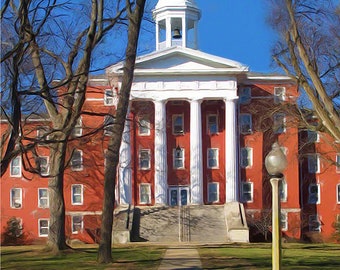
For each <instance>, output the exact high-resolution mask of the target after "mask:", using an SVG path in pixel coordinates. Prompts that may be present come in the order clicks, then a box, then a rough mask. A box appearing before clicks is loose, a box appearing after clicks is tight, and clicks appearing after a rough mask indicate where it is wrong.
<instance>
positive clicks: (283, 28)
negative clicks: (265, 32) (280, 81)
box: [269, 0, 340, 141]
mask: <svg viewBox="0 0 340 270" xmlns="http://www.w3.org/2000/svg"><path fill="white" fill-rule="evenodd" d="M271 2H272V11H273V12H272V13H271V16H270V18H269V19H270V23H271V25H272V26H273V27H274V29H275V30H276V31H277V32H278V34H279V39H280V40H279V42H278V43H277V45H276V47H275V49H274V52H273V58H274V60H275V61H276V63H277V64H278V65H279V66H280V67H281V68H283V69H284V71H285V72H286V73H287V74H288V75H290V76H293V77H295V78H296V79H297V81H298V84H299V86H300V88H301V90H302V89H303V90H304V91H305V93H306V95H307V97H308V99H309V101H310V103H311V105H312V107H313V110H314V111H315V114H316V116H317V117H318V119H319V125H318V126H316V127H315V126H313V125H310V126H308V121H305V123H306V124H307V127H308V128H311V129H314V130H320V131H326V132H327V133H329V134H330V135H331V136H332V137H333V138H334V139H335V140H338V141H339V140H340V116H339V115H340V114H339V111H340V90H339V89H340V34H339V33H340V14H339V7H337V8H336V7H335V6H334V5H335V3H334V1H328V0H327V1H312V0H280V1H271ZM302 116H303V114H302Z"/></svg>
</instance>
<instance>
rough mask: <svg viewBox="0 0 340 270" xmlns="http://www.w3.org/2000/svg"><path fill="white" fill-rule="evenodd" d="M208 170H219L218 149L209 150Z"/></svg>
mask: <svg viewBox="0 0 340 270" xmlns="http://www.w3.org/2000/svg"><path fill="white" fill-rule="evenodd" d="M208 168H210V169H216V168H218V149H217V148H208Z"/></svg>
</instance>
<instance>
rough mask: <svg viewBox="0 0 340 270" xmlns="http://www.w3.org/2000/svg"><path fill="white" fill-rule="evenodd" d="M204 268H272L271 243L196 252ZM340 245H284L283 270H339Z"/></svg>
mask: <svg viewBox="0 0 340 270" xmlns="http://www.w3.org/2000/svg"><path fill="white" fill-rule="evenodd" d="M199 253H200V256H201V261H202V266H203V268H204V269H244V270H245V269H247V270H251V269H271V244H243V245H236V244H231V245H224V246H219V247H213V246H210V247H202V248H200V249H199ZM339 255H340V245H335V244H333V245H332V244H330V245H323V244H322V245H321V244H310V245H306V244H284V245H283V247H282V268H283V269H294V270H295V269H340V256H339Z"/></svg>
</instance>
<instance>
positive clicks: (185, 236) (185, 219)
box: [178, 206, 191, 242]
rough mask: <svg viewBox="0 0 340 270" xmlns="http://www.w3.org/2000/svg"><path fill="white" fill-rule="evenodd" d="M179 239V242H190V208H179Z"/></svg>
mask: <svg viewBox="0 0 340 270" xmlns="http://www.w3.org/2000/svg"><path fill="white" fill-rule="evenodd" d="M178 210H179V220H178V239H179V242H190V241H191V237H190V207H189V206H179V209H178Z"/></svg>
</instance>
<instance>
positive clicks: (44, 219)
mask: <svg viewBox="0 0 340 270" xmlns="http://www.w3.org/2000/svg"><path fill="white" fill-rule="evenodd" d="M41 221H47V226H41V223H40V222H41ZM42 229H47V233H42V232H41V230H42ZM49 230H50V220H49V219H48V218H39V219H38V232H39V237H47V236H48V233H49Z"/></svg>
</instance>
